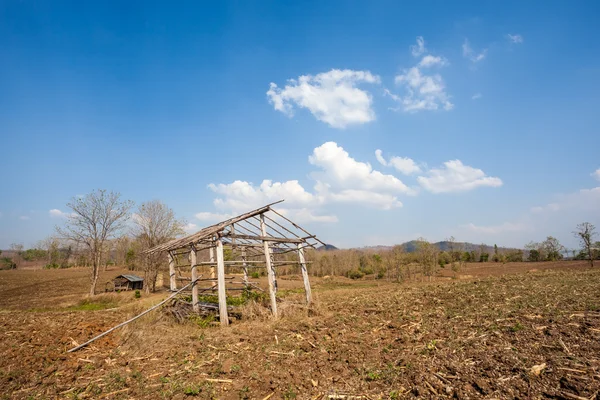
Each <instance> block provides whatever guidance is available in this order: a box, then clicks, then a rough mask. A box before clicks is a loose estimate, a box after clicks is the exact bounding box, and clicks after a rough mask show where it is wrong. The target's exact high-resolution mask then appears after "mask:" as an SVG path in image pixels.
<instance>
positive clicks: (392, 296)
mask: <svg viewBox="0 0 600 400" xmlns="http://www.w3.org/2000/svg"><path fill="white" fill-rule="evenodd" d="M532 266H534V268H535V270H532ZM121 272H122V271H120V270H112V271H108V272H107V273H105V274H104V275H103V276H102V277H101V282H104V281H105V280H106V279H108V278H109V277H113V276H116V275H117V274H119V273H121ZM444 272H445V274H446V275H448V276H450V275H451V273H450V272H449V271H444ZM87 273H88V271H87V270H85V269H70V270H52V271H45V270H41V271H31V270H17V271H0V335H1V336H0V338H1V339H0V398H7V399H8V398H16V399H21V398H22V399H28V398H48V399H54V398H73V399H75V398H81V399H84V398H88V399H97V398H98V399H99V398H106V399H132V398H135V399H160V398H163V399H171V398H175V399H183V398H188V397H189V398H193V397H197V398H207V399H208V398H216V399H265V398H271V399H293V398H297V399H328V398H332V399H333V398H339V399H342V398H343V399H351V398H355V399H356V398H364V399H379V398H384V399H387V398H391V399H396V398H415V397H419V398H431V399H437V398H459V399H477V398H488V399H492V398H495V399H512V398H522V399H525V398H527V399H529V398H532V399H536V398H540V399H552V398H555V399H594V398H600V397H598V394H599V392H600V268H595V269H593V270H592V269H589V268H588V267H587V266H586V265H585V263H578V262H560V263H552V264H550V263H536V264H526V263H516V264H506V265H504V266H502V265H498V264H485V265H482V264H473V265H470V266H468V267H467V269H465V270H464V271H462V272H461V276H459V279H449V278H444V277H440V278H437V279H434V280H433V281H432V282H409V283H405V284H394V283H386V282H384V281H350V280H348V279H343V278H334V279H313V287H314V292H315V297H316V303H315V305H314V307H312V308H311V309H310V310H307V309H306V308H305V307H304V306H302V293H300V291H299V290H298V289H297V288H298V287H300V285H301V282H300V281H298V280H294V279H293V277H290V278H288V279H285V277H282V278H281V279H280V281H279V282H280V287H281V288H282V290H281V292H280V294H281V297H282V301H281V306H280V307H281V310H283V314H284V316H283V317H282V318H281V319H280V320H278V321H271V320H269V319H268V318H267V315H266V314H267V313H266V312H265V310H262V309H261V308H260V307H252V306H246V309H245V311H246V314H245V315H246V316H247V318H243V319H242V320H240V321H235V322H234V323H233V324H232V325H231V326H230V327H229V328H227V329H221V328H218V327H215V326H213V325H211V324H210V323H206V321H190V322H189V323H185V324H177V323H175V322H174V320H173V319H171V317H169V316H168V315H167V314H165V313H163V312H162V311H158V312H154V313H151V314H149V315H148V316H147V317H143V318H142V319H140V320H138V321H136V322H134V323H133V324H131V325H129V326H127V327H125V328H123V329H122V330H120V331H117V332H115V333H114V334H111V335H109V336H107V337H105V338H103V339H100V340H99V341H97V342H95V343H93V344H92V345H91V346H90V347H88V348H86V349H83V350H81V351H79V352H76V353H69V354H67V353H66V350H68V349H69V348H70V347H72V346H73V345H74V344H75V343H82V342H84V341H85V340H87V339H89V338H90V337H92V336H94V335H95V334H98V333H100V332H102V331H103V330H105V329H108V328H110V327H112V326H113V325H116V324H117V323H119V322H122V321H124V320H125V319H127V318H128V317H131V316H133V315H135V314H136V313H138V312H139V311H141V310H143V309H145V308H147V307H148V306H149V305H151V304H156V303H157V302H158V301H159V300H161V299H162V298H164V297H165V296H166V294H165V293H158V294H155V295H152V296H146V295H143V296H142V298H141V299H134V297H133V294H132V293H131V292H129V293H120V294H113V295H101V296H99V297H98V298H97V299H95V300H94V301H93V302H91V303H90V302H86V301H82V299H84V297H85V293H86V291H87V285H88V278H87ZM442 275H444V274H442ZM342 395H345V397H343V396H342ZM336 396H337V397H336ZM352 396H355V397H352Z"/></svg>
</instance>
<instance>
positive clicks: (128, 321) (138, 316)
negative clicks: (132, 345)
mask: <svg viewBox="0 0 600 400" xmlns="http://www.w3.org/2000/svg"><path fill="white" fill-rule="evenodd" d="M192 283H194V282H190V283H188V284H187V285H185V286H184V287H182V288H181V289H179V290H178V291H176V292H175V293H173V294H172V295H170V296H169V297H167V298H166V299H164V300H163V301H161V302H160V303H158V304H157V305H155V306H152V307H150V308H149V309H147V310H146V311H144V312H143V313H141V314H138V315H136V316H135V317H133V318H131V319H128V320H127V321H125V322H122V323H120V324H119V325H117V326H115V327H114V328H110V329H109V330H107V331H106V332H103V333H101V334H99V335H98V336H96V337H93V338H92V339H90V340H88V341H87V342H85V343H83V344H80V345H79V346H77V347H73V348H72V349H71V350H69V351H67V353H72V352H74V351H77V350H79V349H81V348H83V347H85V346H87V345H88V344H90V343H92V342H93V341H95V340H98V339H100V338H101V337H103V336H106V335H108V334H109V333H111V332H112V331H114V330H115V329H118V328H120V327H122V326H125V325H127V324H128V323H130V322H133V321H135V320H136V319H138V318H140V317H141V316H143V315H146V314H148V313H149V312H150V311H152V310H155V309H157V308H158V307H160V306H162V305H163V304H165V303H166V302H167V301H169V300H171V299H172V298H173V297H175V296H177V295H178V294H179V293H181V292H182V291H184V290H185V289H187V288H188V287H189V286H190V285H191V284H192Z"/></svg>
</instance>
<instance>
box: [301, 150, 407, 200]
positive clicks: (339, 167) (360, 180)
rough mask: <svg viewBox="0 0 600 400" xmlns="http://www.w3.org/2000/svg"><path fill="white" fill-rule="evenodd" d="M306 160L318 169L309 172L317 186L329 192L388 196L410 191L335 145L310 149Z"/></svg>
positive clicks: (389, 176)
mask: <svg viewBox="0 0 600 400" xmlns="http://www.w3.org/2000/svg"><path fill="white" fill-rule="evenodd" d="M308 161H309V162H310V163H311V164H312V165H315V166H317V167H320V168H321V169H322V172H316V173H313V177H315V178H316V180H317V182H318V183H321V184H325V185H326V186H327V187H331V188H333V189H343V190H348V189H354V190H367V191H384V192H391V193H406V194H411V193H412V192H413V190H412V189H410V188H409V187H408V186H406V185H405V184H404V183H402V181H400V180H399V179H398V178H396V177H395V176H393V175H385V174H382V173H381V172H379V171H376V170H374V169H373V167H371V164H369V163H365V162H360V161H356V160H355V159H354V158H352V157H350V155H349V154H348V152H347V151H345V150H344V149H343V148H342V147H341V146H338V144H337V143H335V142H327V143H324V144H322V145H321V146H319V147H317V148H315V149H314V151H313V154H312V155H311V156H309V158H308Z"/></svg>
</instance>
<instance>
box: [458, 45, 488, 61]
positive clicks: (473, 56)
mask: <svg viewBox="0 0 600 400" xmlns="http://www.w3.org/2000/svg"><path fill="white" fill-rule="evenodd" d="M462 52H463V56H464V57H465V58H468V59H469V60H471V62H473V63H478V62H480V61H482V60H483V59H484V58H485V56H486V54H487V49H483V50H482V51H481V52H479V53H477V52H475V51H474V50H473V49H472V48H471V45H470V44H469V40H468V39H465V41H464V43H463V45H462Z"/></svg>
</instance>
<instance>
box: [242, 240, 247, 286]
mask: <svg viewBox="0 0 600 400" xmlns="http://www.w3.org/2000/svg"><path fill="white" fill-rule="evenodd" d="M242 268H243V269H244V286H245V287H248V266H247V265H246V248H245V247H242Z"/></svg>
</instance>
